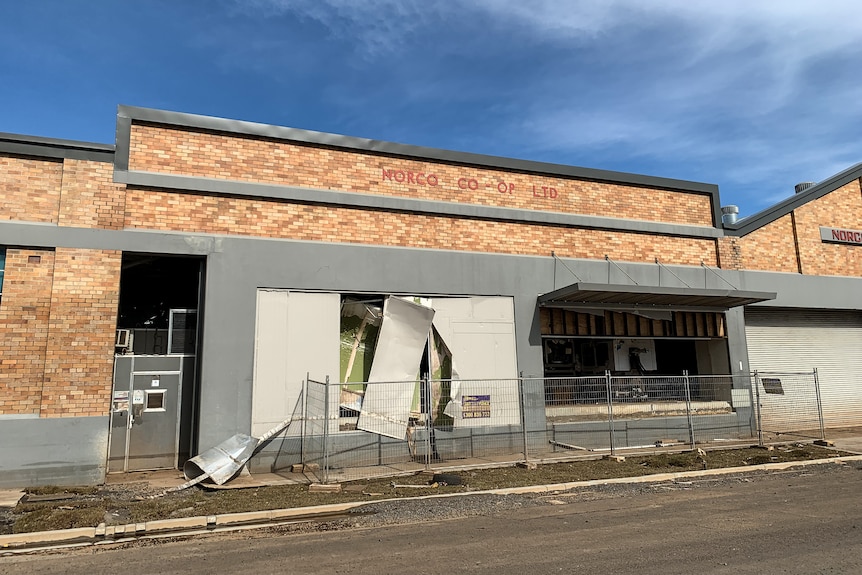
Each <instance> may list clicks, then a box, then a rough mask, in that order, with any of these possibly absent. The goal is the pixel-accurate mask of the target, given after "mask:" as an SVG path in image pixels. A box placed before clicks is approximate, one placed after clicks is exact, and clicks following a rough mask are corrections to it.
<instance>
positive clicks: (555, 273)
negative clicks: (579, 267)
mask: <svg viewBox="0 0 862 575" xmlns="http://www.w3.org/2000/svg"><path fill="white" fill-rule="evenodd" d="M551 257H552V258H554V289H557V262H560V263H561V264H563V267H564V268H566V270H568V272H569V273H570V274H572V275H573V276H575V279H576V280H578V281H579V282H582V281H584V280H582V279H581V278H580V277H579V276H578V274H576V273H575V272H574V271H573V270H572V268H570V267H569V266H567V265H566V262H564V261H563V260H561V259H560V257H559V256H558V255H557V254H556V253H554V252H551Z"/></svg>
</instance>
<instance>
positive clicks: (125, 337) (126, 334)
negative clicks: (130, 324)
mask: <svg viewBox="0 0 862 575" xmlns="http://www.w3.org/2000/svg"><path fill="white" fill-rule="evenodd" d="M131 344H132V330H130V329H118V330H117V340H116V341H115V342H114V347H116V348H120V349H129V346H130V345H131Z"/></svg>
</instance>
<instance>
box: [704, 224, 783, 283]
mask: <svg viewBox="0 0 862 575" xmlns="http://www.w3.org/2000/svg"><path fill="white" fill-rule="evenodd" d="M719 246H720V249H721V250H722V251H721V264H722V267H724V268H727V269H745V270H758V271H775V272H790V273H797V272H798V271H799V266H798V264H797V261H796V246H795V243H794V241H793V222H792V218H791V217H790V214H787V215H786V216H784V217H781V218H779V219H777V220H775V221H774V222H772V223H770V224H767V225H765V226H763V227H762V228H760V229H758V230H755V231H753V232H751V233H750V234H748V235H745V236H742V237H739V238H723V239H722V240H720V241H719ZM735 265H737V266H739V267H737V268H734V267H733V266H735Z"/></svg>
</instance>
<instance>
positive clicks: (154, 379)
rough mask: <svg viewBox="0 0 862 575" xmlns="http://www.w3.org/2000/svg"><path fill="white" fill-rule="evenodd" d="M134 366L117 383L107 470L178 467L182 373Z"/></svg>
mask: <svg viewBox="0 0 862 575" xmlns="http://www.w3.org/2000/svg"><path fill="white" fill-rule="evenodd" d="M131 367H132V370H130V371H128V372H126V373H128V378H127V379H126V378H125V377H121V378H120V380H119V381H118V382H117V383H115V386H114V398H113V399H114V405H113V410H112V414H111V442H110V451H109V455H108V472H116V471H143V470H146V469H175V468H176V467H177V465H178V457H179V451H178V450H179V430H180V426H179V420H180V397H181V383H180V382H181V381H182V377H181V376H182V372H181V371H133V369H134V362H132V366H131ZM120 381H121V382H123V383H120ZM125 381H128V384H127V385H125ZM123 388H125V389H123Z"/></svg>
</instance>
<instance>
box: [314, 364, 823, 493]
mask: <svg viewBox="0 0 862 575" xmlns="http://www.w3.org/2000/svg"><path fill="white" fill-rule="evenodd" d="M779 388H780V390H781V391H777V390H778V389H779ZM303 397H304V399H303V403H304V405H303V412H304V414H303V417H302V420H301V425H302V430H301V435H302V453H301V459H302V462H303V463H306V464H313V465H312V467H313V468H314V469H319V471H317V478H318V479H319V480H320V481H322V482H340V481H348V480H354V479H361V478H369V477H374V476H383V475H398V474H408V473H415V472H417V471H421V470H431V469H437V468H445V467H455V466H468V465H469V466H491V465H499V464H504V463H514V462H519V461H537V460H542V461H551V460H557V459H560V460H562V459H572V458H576V457H578V456H595V455H596V454H597V453H609V454H616V453H617V451H619V450H630V449H644V448H656V447H659V448H674V447H676V448H680V449H694V448H696V447H697V446H699V445H707V444H712V445H715V444H730V443H733V442H741V441H748V442H751V441H753V439H754V438H755V437H758V439H759V441H761V442H763V441H764V437H763V436H764V433H766V434H767V436H768V437H769V434H776V433H804V432H805V430H810V429H819V434H820V435H821V436H822V434H823V421H822V415H820V413H821V411H820V401H819V389H818V385H817V378H816V372H814V373H808V374H760V373H755V374H751V375H744V376H730V375H710V376H701V375H699V376H690V375H688V374H687V373H683V375H680V376H670V377H668V376H642V375H637V376H615V375H611V374H610V373H609V372H608V373H605V374H604V375H599V376H592V377H570V378H514V379H494V380H439V379H427V378H426V379H417V380H414V381H399V382H365V383H349V384H336V383H330V382H328V381H317V380H313V379H311V378H308V379H307V381H306V385H305V390H304V394H303ZM812 423H813V424H814V425H812Z"/></svg>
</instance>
